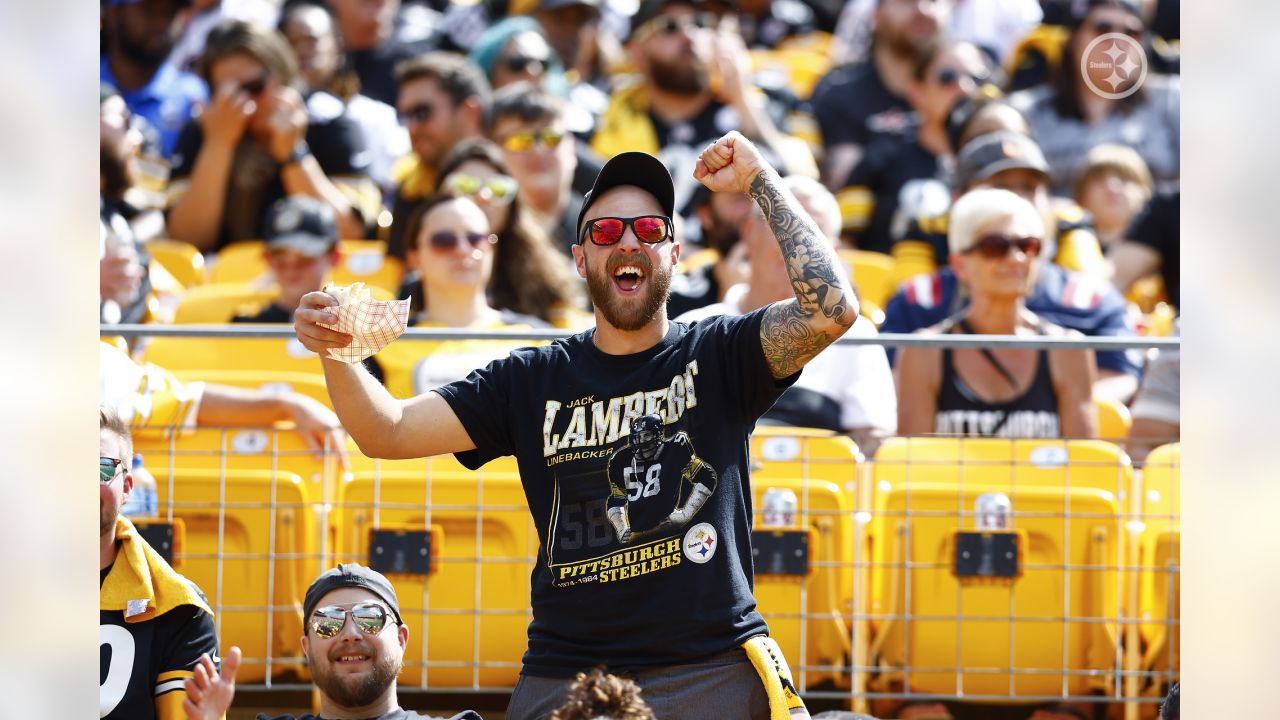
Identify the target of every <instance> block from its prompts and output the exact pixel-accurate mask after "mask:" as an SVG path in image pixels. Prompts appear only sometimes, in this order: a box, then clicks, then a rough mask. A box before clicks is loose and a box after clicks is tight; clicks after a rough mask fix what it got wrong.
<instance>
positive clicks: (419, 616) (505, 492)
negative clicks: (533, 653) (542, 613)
mask: <svg viewBox="0 0 1280 720" xmlns="http://www.w3.org/2000/svg"><path fill="white" fill-rule="evenodd" d="M371 465H373V466H375V467H377V469H372V470H371V469H367V468H368V467H370V466H371ZM353 467H356V468H361V469H357V470H356V471H355V472H354V474H352V475H350V476H349V478H348V479H347V480H346V481H344V482H343V484H342V486H341V488H340V491H339V499H340V501H339V503H338V504H337V505H336V506H335V507H334V510H333V512H332V514H331V515H330V520H331V523H332V532H333V536H334V538H335V539H336V540H335V546H336V551H337V558H336V562H360V563H364V564H366V565H368V564H376V563H377V561H378V560H379V558H381V557H383V556H384V555H385V554H384V553H377V554H376V555H375V554H374V553H375V552H376V551H374V550H372V545H373V538H374V535H373V532H374V531H375V530H376V531H382V532H405V533H408V534H409V535H410V536H412V535H413V534H414V533H418V534H420V533H423V532H428V533H429V537H430V538H431V544H430V574H429V575H422V574H413V573H407V572H406V573H399V572H392V571H390V570H387V571H386V574H387V577H388V578H389V579H390V580H391V582H392V584H394V585H395V588H396V594H397V596H398V597H399V600H400V610H401V613H402V615H403V617H404V620H405V622H406V623H407V624H408V626H409V644H408V648H407V649H406V651H405V658H404V660H405V663H404V670H403V672H402V673H401V675H400V682H401V684H402V685H413V686H416V687H427V688H471V687H510V686H513V685H514V684H515V683H516V680H517V676H518V674H519V671H520V666H521V665H520V659H521V657H522V656H523V654H524V651H525V648H526V645H527V642H526V630H527V628H528V625H529V622H530V621H531V620H532V611H531V609H530V607H529V593H530V587H529V575H530V573H531V572H532V569H533V562H534V558H535V557H536V554H537V552H538V536H537V533H536V531H535V529H534V527H533V521H532V519H531V518H530V516H529V510H528V506H527V504H526V502H525V496H524V489H523V487H522V486H521V484H520V479H519V475H518V473H517V472H516V467H515V461H514V459H512V458H503V459H499V460H495V461H493V462H491V463H489V464H488V465H486V466H485V467H484V468H482V469H481V470H479V471H476V472H473V471H470V470H467V469H465V468H463V467H462V466H461V465H460V464H459V463H457V461H456V460H454V459H453V458H452V456H441V457H435V458H427V459H419V460H415V461H411V462H410V461H398V462H396V463H388V464H383V463H374V462H373V461H370V460H368V459H367V458H366V459H359V458H354V459H353ZM411 467H412V468H413V469H408V468H411ZM389 468H394V469H389ZM379 546H380V547H381V545H379Z"/></svg>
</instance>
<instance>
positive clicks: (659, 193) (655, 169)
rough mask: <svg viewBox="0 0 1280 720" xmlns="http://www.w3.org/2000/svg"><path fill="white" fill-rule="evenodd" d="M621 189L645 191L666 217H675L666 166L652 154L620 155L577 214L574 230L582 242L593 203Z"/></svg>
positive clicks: (608, 164) (602, 171)
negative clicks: (607, 193) (625, 186)
mask: <svg viewBox="0 0 1280 720" xmlns="http://www.w3.org/2000/svg"><path fill="white" fill-rule="evenodd" d="M622 185H634V186H636V187H638V188H640V189H641V190H644V191H645V192H647V193H649V194H650V195H652V196H653V197H654V198H656V199H657V200H658V204H659V205H661V206H662V212H663V214H664V215H666V216H667V217H672V216H673V215H675V207H676V188H675V185H674V184H673V183H672V182H671V173H670V172H667V166H666V165H663V164H662V161H661V160H659V159H658V158H656V157H654V156H652V155H650V154H649V153H645V152H638V151H634V150H632V151H629V152H624V153H618V154H617V155H614V156H613V157H612V158H609V161H608V162H606V163H605V164H604V167H602V168H600V174H599V175H596V181H595V184H593V185H592V186H591V190H590V191H588V192H587V194H586V196H584V197H583V199H582V210H580V211H578V224H577V225H576V226H575V228H576V229H575V232H577V234H578V237H577V239H578V240H579V241H581V240H582V221H583V220H584V219H585V218H586V217H587V210H589V209H590V208H591V203H593V202H594V201H595V200H596V198H599V197H600V196H601V195H603V194H605V193H606V192H608V191H609V190H612V189H613V188H616V187H620V186H622Z"/></svg>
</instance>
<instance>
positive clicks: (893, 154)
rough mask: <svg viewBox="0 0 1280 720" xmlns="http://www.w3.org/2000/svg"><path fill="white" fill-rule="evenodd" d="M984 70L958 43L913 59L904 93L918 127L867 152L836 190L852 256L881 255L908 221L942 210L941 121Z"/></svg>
mask: <svg viewBox="0 0 1280 720" xmlns="http://www.w3.org/2000/svg"><path fill="white" fill-rule="evenodd" d="M992 70H993V68H992V67H991V63H990V61H989V60H988V59H987V57H986V56H985V55H983V54H982V51H981V50H979V49H978V48H977V47H976V46H974V45H972V44H970V43H966V42H954V41H945V42H940V43H938V44H935V45H933V46H930V47H929V48H927V49H926V50H925V51H924V52H923V53H922V54H921V56H920V60H919V61H918V62H917V64H916V66H915V69H914V71H913V73H912V76H911V80H910V81H909V82H908V83H907V90H906V94H907V100H908V101H909V102H910V103H911V107H912V108H914V109H915V112H916V117H917V118H918V119H919V124H918V125H917V126H916V127H915V128H914V129H913V130H911V131H908V133H907V134H906V136H905V137H903V139H902V140H900V141H896V142H879V143H874V144H872V145H871V146H870V147H868V148H867V149H866V152H865V154H864V157H863V158H862V161H861V162H859V163H858V165H857V167H855V168H854V169H853V172H852V173H850V174H849V176H848V178H847V179H846V180H845V182H844V184H843V185H842V188H843V189H842V190H841V191H840V196H841V197H842V198H843V199H844V201H845V207H846V208H847V209H848V210H849V212H847V213H845V214H844V216H843V221H844V229H845V231H846V232H849V233H850V234H851V235H852V236H853V237H852V240H853V244H854V245H856V246H857V247H858V248H859V249H862V250H872V251H875V252H882V253H888V252H890V251H891V250H892V248H893V241H894V240H895V239H896V238H898V237H901V236H902V234H903V232H904V231H905V230H906V223H907V219H908V218H912V217H915V216H916V215H920V214H929V215H935V214H937V213H938V212H939V211H941V210H943V209H945V206H946V205H947V204H949V202H948V201H949V192H948V189H947V184H946V181H945V179H944V178H943V177H941V173H942V172H943V170H944V168H945V169H949V168H950V165H951V163H952V162H953V157H952V155H953V153H954V152H955V150H954V149H953V148H952V146H951V144H950V142H949V140H948V138H947V132H946V122H947V117H948V115H949V113H950V111H951V109H952V107H954V106H955V104H956V102H957V101H959V100H960V99H961V98H964V97H968V96H972V95H973V94H974V93H977V92H978V91H979V89H980V88H981V87H982V86H983V85H984V84H985V83H987V82H988V81H989V80H990V78H991V73H992ZM931 196H932V197H933V198H934V200H933V201H932V202H930V201H929V200H928V198H929V197H931ZM858 198H862V201H861V202H857V199H858ZM938 205H942V206H943V207H942V208H938Z"/></svg>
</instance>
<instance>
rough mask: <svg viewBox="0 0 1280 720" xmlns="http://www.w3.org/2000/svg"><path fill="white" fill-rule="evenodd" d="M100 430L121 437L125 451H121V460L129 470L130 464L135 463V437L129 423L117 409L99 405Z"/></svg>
mask: <svg viewBox="0 0 1280 720" xmlns="http://www.w3.org/2000/svg"><path fill="white" fill-rule="evenodd" d="M98 431H99V432H102V431H106V432H109V433H111V434H112V435H115V436H116V437H118V438H120V449H121V450H123V451H124V452H122V453H120V455H121V458H120V462H121V464H123V465H124V469H125V470H126V471H127V470H129V466H130V465H132V464H133V437H132V436H131V435H130V434H129V424H128V423H126V422H125V421H124V420H123V419H122V418H121V417H120V416H119V415H117V414H116V411H115V410H112V409H110V408H106V407H102V406H101V405H99V406H98Z"/></svg>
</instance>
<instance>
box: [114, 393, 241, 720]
mask: <svg viewBox="0 0 1280 720" xmlns="http://www.w3.org/2000/svg"><path fill="white" fill-rule="evenodd" d="M98 428H99V430H98V455H99V457H98V497H99V502H100V506H101V510H100V516H99V517H100V519H99V523H98V540H99V542H98V561H99V562H98V565H99V568H100V575H99V579H98V622H99V628H98V647H99V658H100V664H99V689H98V700H99V717H102V718H109V719H110V720H145V719H147V718H158V719H159V720H177V718H180V717H182V700H183V697H184V693H183V692H182V688H183V681H184V680H185V679H187V678H190V677H192V676H193V674H194V671H195V669H196V664H197V662H198V661H199V659H200V657H201V655H202V654H204V655H205V657H206V658H208V657H210V656H211V657H212V658H214V659H213V660H210V661H209V663H208V664H209V665H210V666H211V667H212V666H213V665H214V663H215V662H216V658H217V653H218V639H217V636H216V635H215V631H214V624H213V613H212V611H210V610H209V603H208V601H206V600H205V597H204V593H202V592H200V588H198V587H196V586H195V584H194V583H192V582H191V581H190V580H187V579H186V578H184V577H183V576H181V575H179V574H178V573H177V572H175V571H174V569H173V568H172V567H170V566H169V563H167V562H165V560H164V558H162V557H160V555H159V554H158V553H157V552H156V551H155V550H153V549H152V548H151V546H150V545H148V544H147V541H146V540H144V539H143V538H142V536H141V535H140V534H139V533H138V530H137V529H136V528H135V527H134V526H133V523H131V522H129V520H128V519H126V518H124V517H122V516H121V514H120V508H121V507H123V506H124V504H125V503H126V502H127V501H128V499H129V494H130V492H131V491H132V490H133V475H132V474H131V472H130V460H131V459H132V458H133V441H132V439H131V438H130V436H129V427H128V426H127V425H126V424H125V423H124V421H123V420H121V419H120V417H119V416H118V415H116V414H115V413H114V412H112V411H110V410H107V409H105V408H102V409H99V411H98ZM213 717H215V718H220V717H221V715H220V714H219V715H216V716H213Z"/></svg>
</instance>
